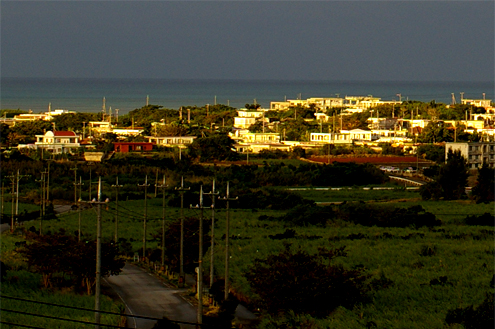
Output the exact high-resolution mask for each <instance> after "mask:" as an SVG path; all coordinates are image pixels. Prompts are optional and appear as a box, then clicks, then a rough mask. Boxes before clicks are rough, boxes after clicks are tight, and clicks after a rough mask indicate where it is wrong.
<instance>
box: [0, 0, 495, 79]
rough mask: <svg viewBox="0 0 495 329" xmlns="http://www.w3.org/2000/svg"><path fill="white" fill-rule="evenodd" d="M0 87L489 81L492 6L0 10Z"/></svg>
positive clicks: (95, 5) (9, 5)
mask: <svg viewBox="0 0 495 329" xmlns="http://www.w3.org/2000/svg"><path fill="white" fill-rule="evenodd" d="M0 6H1V70H2V71H1V74H2V77H67V78H78V77H81V78H92V77H96V78H168V79H181V78H189V79H196V78H197V79H207V78H212V79H289V80H299V79H310V80H313V79H314V80H412V81H423V80H437V81H446V80H452V81H465V80H471V81H493V79H494V40H495V37H494V30H495V25H494V11H495V9H494V2H493V1H318V2H316V1H296V2H294V1H291V2H289V1H255V2H254V1H34V2H28V1H5V0H2V1H1V5H0Z"/></svg>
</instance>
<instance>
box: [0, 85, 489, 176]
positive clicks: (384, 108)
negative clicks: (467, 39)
mask: <svg viewBox="0 0 495 329" xmlns="http://www.w3.org/2000/svg"><path fill="white" fill-rule="evenodd" d="M398 96H400V95H398ZM462 96H463V95H462V93H461V99H460V104H455V101H456V100H455V97H454V94H452V99H453V103H452V104H450V105H446V106H445V107H444V110H445V112H449V113H450V114H449V115H445V114H443V113H441V111H438V110H436V107H438V104H435V103H434V101H432V102H431V104H430V105H433V106H428V104H425V103H422V104H421V103H420V102H410V101H407V102H402V101H401V100H390V101H386V100H382V99H380V98H378V97H372V96H371V95H370V96H352V97H351V96H346V97H343V98H342V97H333V98H308V99H305V100H303V99H295V100H286V101H283V102H271V103H270V106H269V108H262V107H261V106H259V105H258V104H246V107H249V108H240V109H234V108H229V111H230V114H229V117H228V118H227V120H229V119H230V120H229V122H227V123H226V122H225V117H223V118H221V120H222V121H221V122H214V121H212V120H211V119H210V118H208V109H209V108H210V105H205V107H204V108H203V109H202V110H203V112H206V113H201V114H198V111H197V109H196V111H193V112H194V114H191V113H192V109H191V108H187V109H183V108H180V109H179V110H176V111H175V112H176V113H175V116H176V117H175V118H173V117H169V118H168V121H167V119H166V118H165V117H163V118H161V119H160V120H157V121H151V120H148V121H147V122H146V123H145V124H147V125H148V126H149V127H148V129H146V128H145V127H140V126H137V125H135V124H134V121H133V119H132V118H131V120H127V124H126V123H125V122H124V121H123V120H122V116H121V120H120V122H119V116H118V110H116V111H114V113H113V114H112V109H111V108H109V109H106V106H105V99H104V100H103V106H102V110H101V113H99V117H100V118H101V119H100V120H98V121H96V120H95V121H88V122H79V123H78V124H79V125H78V126H74V125H72V126H71V127H70V129H67V130H64V129H63V128H59V127H57V126H56V123H55V122H56V118H60V117H64V116H65V117H70V116H75V115H76V113H75V112H74V111H70V110H65V109H63V110H62V109H56V110H53V111H52V110H51V108H50V107H51V106H49V110H48V111H47V112H42V113H19V114H15V115H13V116H11V117H9V118H7V114H8V113H9V111H8V110H5V111H4V113H3V114H4V117H3V118H2V119H1V121H0V123H3V124H5V125H6V127H12V128H13V129H15V126H16V125H19V124H21V125H22V124H23V123H26V122H31V123H35V122H41V121H43V122H51V123H52V127H51V129H44V132H43V133H42V134H35V135H34V136H31V138H32V140H34V142H33V143H27V144H25V143H22V142H17V143H16V141H15V139H14V140H12V142H10V143H9V142H7V141H8V139H7V138H4V139H3V142H2V144H3V145H2V146H3V147H5V146H6V143H7V144H8V145H9V147H12V146H15V147H17V148H18V149H19V150H21V151H22V150H24V151H26V150H44V151H48V152H50V153H51V154H65V153H68V154H81V152H83V153H85V154H86V158H87V159H90V160H89V161H93V160H96V161H101V159H102V158H103V157H104V156H107V157H108V156H109V155H108V154H105V155H103V154H101V153H100V154H98V153H95V151H98V150H97V143H96V141H97V140H105V138H108V136H112V137H113V140H112V142H113V147H114V149H113V150H107V151H108V152H107V153H114V152H129V151H138V152H143V151H146V152H148V151H152V150H153V148H155V149H156V148H157V147H172V148H177V149H179V150H181V149H185V148H186V147H187V146H188V145H191V144H192V143H193V142H194V140H195V139H196V138H198V137H201V136H203V137H204V136H205V132H207V133H208V134H211V133H218V132H219V131H220V130H221V131H222V132H223V133H227V134H228V136H229V137H230V138H231V139H232V140H233V141H234V143H233V145H232V147H233V149H234V150H235V151H236V152H237V153H239V154H258V153H260V152H262V151H283V152H290V151H291V150H293V149H294V148H295V147H298V148H302V149H304V150H307V151H309V152H312V151H315V150H318V149H322V148H323V147H324V146H327V147H329V146H331V147H335V146H340V147H345V146H364V147H367V148H370V149H372V150H375V151H376V152H378V153H380V152H381V149H382V146H383V145H391V146H392V147H395V148H400V149H401V150H402V153H403V154H410V155H415V154H416V148H417V147H418V145H421V144H424V143H425V142H426V143H437V144H438V143H443V144H444V143H448V148H446V150H445V152H447V151H448V149H453V150H461V151H462V154H463V155H464V157H465V158H466V159H467V160H468V162H469V167H470V168H471V169H476V168H479V167H480V166H481V165H482V163H483V162H487V163H488V164H489V166H490V167H493V166H494V165H495V153H494V149H493V148H494V141H495V126H494V122H495V107H493V103H492V101H491V100H489V99H485V96H484V94H483V98H480V99H467V98H463V97H462ZM146 106H149V104H148V105H146ZM155 107H156V109H157V110H158V111H159V110H160V109H161V107H158V106H155ZM214 107H216V105H215V106H211V111H210V112H211V113H212V114H213V111H214ZM420 107H421V109H420ZM143 109H144V107H143ZM454 110H455V111H456V113H455V114H452V113H451V112H453V111H454ZM136 111H138V109H136ZM459 111H460V114H459ZM169 112H171V111H169ZM298 112H299V113H298ZM463 112H464V113H463ZM163 113H165V112H163ZM232 113H234V114H232ZM288 113H290V115H287V114H288ZM163 115H165V114H163ZM298 115H299V121H301V119H302V122H301V123H299V124H300V125H301V127H299V128H298V129H300V130H301V129H304V130H305V131H304V132H303V133H300V134H298V135H294V134H291V133H290V131H288V130H289V129H290V127H289V126H290V125H289V124H288V123H291V122H292V123H291V125H292V126H293V125H294V124H295V123H296V122H298ZM461 116H462V117H461ZM216 117H217V118H219V117H218V115H216ZM355 118H359V120H361V121H362V122H363V123H362V124H361V125H357V126H356V124H353V120H354V121H355V120H356V119H355ZM363 118H364V119H365V121H364V120H363ZM174 120H175V121H174ZM198 120H202V121H203V122H201V121H198ZM140 123H141V124H143V122H142V121H141V122H140ZM177 125H179V126H181V127H183V128H184V129H176V131H175V132H174V131H173V129H166V127H167V126H177ZM192 125H195V126H196V127H203V128H204V129H203V130H198V129H197V130H195V131H194V132H195V133H192V132H193V130H191V129H190V127H191V126H192ZM353 126H355V127H353ZM433 127H437V128H438V127H441V128H444V130H445V131H446V132H447V134H444V136H443V138H442V137H441V136H440V138H436V139H435V136H433V140H430V141H428V140H425V138H424V134H425V133H426V132H427V131H428V130H431V129H432V128H433ZM188 128H189V129H188ZM166 132H169V133H170V132H172V133H173V134H167V133H166ZM448 133H450V135H448ZM201 134H202V135H201ZM466 136H468V137H466ZM4 137H7V136H6V135H5V132H4ZM24 137H25V136H24ZM110 156H111V155H110Z"/></svg>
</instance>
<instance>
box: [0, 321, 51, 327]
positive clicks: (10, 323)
mask: <svg viewBox="0 0 495 329" xmlns="http://www.w3.org/2000/svg"><path fill="white" fill-rule="evenodd" d="M0 323H1V324H6V325H8V326H13V327H16V328H19V327H21V328H33V329H46V328H43V327H33V326H28V325H25V324H19V323H12V322H5V321H0Z"/></svg>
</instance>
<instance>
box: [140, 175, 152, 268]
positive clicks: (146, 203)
mask: <svg viewBox="0 0 495 329" xmlns="http://www.w3.org/2000/svg"><path fill="white" fill-rule="evenodd" d="M138 186H139V187H144V220H143V260H144V259H145V258H146V217H148V200H147V199H148V186H150V185H149V184H148V175H146V180H145V181H144V184H142V185H138Z"/></svg>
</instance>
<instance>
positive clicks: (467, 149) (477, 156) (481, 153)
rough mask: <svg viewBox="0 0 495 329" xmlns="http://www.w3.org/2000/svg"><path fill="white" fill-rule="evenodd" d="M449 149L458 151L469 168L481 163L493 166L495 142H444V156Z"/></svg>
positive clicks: (479, 165)
mask: <svg viewBox="0 0 495 329" xmlns="http://www.w3.org/2000/svg"><path fill="white" fill-rule="evenodd" d="M449 150H452V151H460V152H461V155H462V156H463V157H464V158H465V159H466V160H467V163H468V166H469V168H470V169H476V168H479V167H481V166H482V164H483V163H487V164H488V165H489V166H490V167H491V168H494V167H495V142H479V143H474V142H470V143H445V158H447V153H448V152H449Z"/></svg>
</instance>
